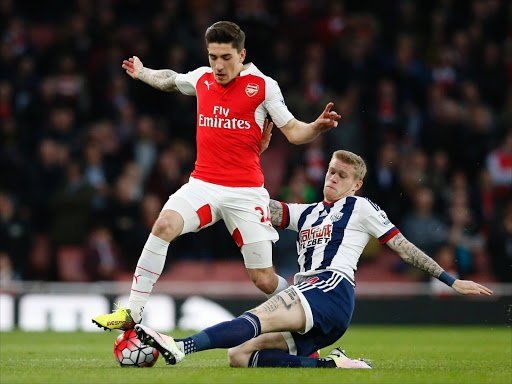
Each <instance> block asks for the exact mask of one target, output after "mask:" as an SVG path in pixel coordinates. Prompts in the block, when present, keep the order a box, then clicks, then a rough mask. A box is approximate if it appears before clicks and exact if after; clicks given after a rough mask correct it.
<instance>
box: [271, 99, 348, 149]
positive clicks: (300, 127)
mask: <svg viewBox="0 0 512 384" xmlns="http://www.w3.org/2000/svg"><path fill="white" fill-rule="evenodd" d="M333 105H334V104H333V103H328V104H327V105H326V106H325V109H324V110H323V112H322V113H321V114H320V116H318V118H317V119H316V120H315V121H313V122H312V123H309V124H307V123H304V122H302V121H299V120H297V119H291V120H290V121H289V122H288V124H286V125H285V126H284V127H282V128H281V131H283V133H284V135H285V136H286V138H287V139H288V141H289V142H290V143H292V144H305V143H309V142H310V141H312V140H313V139H315V138H316V137H317V136H318V135H320V134H321V133H323V132H326V131H328V130H329V129H331V128H334V127H337V126H338V120H339V119H341V116H340V115H338V113H337V112H335V111H331V108H332V106H333Z"/></svg>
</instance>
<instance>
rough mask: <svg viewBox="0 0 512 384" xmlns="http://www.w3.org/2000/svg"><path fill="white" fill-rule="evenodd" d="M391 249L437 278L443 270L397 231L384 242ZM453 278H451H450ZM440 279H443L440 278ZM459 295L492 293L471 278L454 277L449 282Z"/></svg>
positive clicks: (488, 294)
mask: <svg viewBox="0 0 512 384" xmlns="http://www.w3.org/2000/svg"><path fill="white" fill-rule="evenodd" d="M386 244H387V245H388V246H389V247H390V248H391V249H392V250H393V251H395V252H396V253H398V254H399V255H400V257H401V258H402V259H403V260H404V261H406V262H407V263H409V264H411V265H413V266H415V267H416V268H419V269H421V270H422V271H425V272H427V273H428V274H429V275H431V276H434V277H436V278H438V279H439V276H441V273H443V272H444V270H443V268H441V267H440V266H439V264H437V263H436V262H435V261H434V260H432V258H430V257H429V256H427V255H426V254H425V253H424V252H422V251H421V250H420V249H418V247H416V246H415V245H414V244H413V243H411V242H410V241H409V240H407V239H406V238H405V237H404V235H402V234H401V233H399V234H398V235H396V236H395V237H393V238H392V239H391V240H389V241H388V242H387V243H386ZM452 279H453V278H452ZM441 281H443V280H442V279H441ZM450 285H451V287H452V288H453V289H455V290H456V291H457V292H458V293H460V294H461V295H480V294H483V295H487V296H490V295H492V293H493V292H492V291H491V290H490V289H489V288H487V287H485V286H483V285H481V284H478V283H475V282H474V281H471V280H460V279H456V280H455V281H454V282H453V284H450Z"/></svg>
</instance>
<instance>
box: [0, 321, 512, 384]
mask: <svg viewBox="0 0 512 384" xmlns="http://www.w3.org/2000/svg"><path fill="white" fill-rule="evenodd" d="M118 334H119V332H112V333H110V332H105V333H84V332H76V333H55V332H44V333H24V332H20V331H15V332H4V333H0V382H1V383H2V384H8V383H66V384H67V383H72V384H78V383H111V384H114V383H123V384H126V383H166V384H177V383H293V384H297V383H344V384H345V383H465V384H466V383H512V368H511V367H512V364H511V362H512V330H511V329H510V328H509V327H506V326H485V327H466V326H464V327H455V326H453V327H442V326H439V327H436V326H424V327H423V326H414V327H413V326H411V327H405V326H396V327H393V326H352V327H351V328H349V330H348V331H347V333H346V334H345V336H344V337H343V338H342V339H341V340H340V341H339V342H338V343H337V344H336V345H335V346H338V345H341V346H342V347H343V348H344V349H346V352H347V354H348V355H349V356H351V357H354V358H358V357H364V358H367V359H370V360H371V361H372V363H373V366H374V368H375V369H374V370H371V371H366V370H359V371H351V370H335V369H286V368H284V369H283V368H260V369H254V368H230V367H229V366H228V363H227V357H226V351H224V350H213V351H207V352H200V353H197V354H195V355H191V356H188V357H187V358H186V359H185V360H184V361H183V362H182V363H180V364H179V365H177V366H166V365H165V362H164V360H163V359H162V358H161V357H160V358H159V360H158V361H157V363H156V365H155V366H154V367H153V368H143V369H136V368H120V367H119V366H118V364H117V362H116V361H115V359H114V355H113V344H114V339H115V337H116V336H117V335H118ZM173 334H174V336H177V337H181V336H185V335H188V334H190V332H188V333H184V332H174V333H173ZM328 351H329V348H326V349H324V350H323V351H322V353H321V355H322V356H325V355H326V354H327V352H328Z"/></svg>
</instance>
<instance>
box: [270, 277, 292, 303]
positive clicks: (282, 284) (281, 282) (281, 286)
mask: <svg viewBox="0 0 512 384" xmlns="http://www.w3.org/2000/svg"><path fill="white" fill-rule="evenodd" d="M276 276H277V288H276V290H275V291H274V292H272V293H270V294H269V293H265V295H266V296H267V299H270V298H271V297H272V296H275V295H277V294H278V293H279V292H281V291H284V290H285V289H286V288H288V287H289V284H288V282H287V281H286V280H285V278H284V277H281V276H279V275H277V274H276Z"/></svg>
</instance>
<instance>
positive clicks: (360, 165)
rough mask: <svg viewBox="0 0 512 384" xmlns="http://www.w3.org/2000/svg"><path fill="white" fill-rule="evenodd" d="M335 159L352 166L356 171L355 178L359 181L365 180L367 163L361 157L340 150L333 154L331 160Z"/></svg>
mask: <svg viewBox="0 0 512 384" xmlns="http://www.w3.org/2000/svg"><path fill="white" fill-rule="evenodd" d="M334 159H338V160H340V161H343V162H344V163H347V164H350V165H352V166H353V167H354V169H355V170H356V172H355V174H354V177H356V178H358V179H359V180H363V179H364V176H365V175H366V163H365V162H364V160H363V158H362V157H361V156H359V155H356V154H355V153H353V152H350V151H345V150H342V149H340V150H339V151H336V152H334V153H333V154H332V158H331V160H334Z"/></svg>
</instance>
